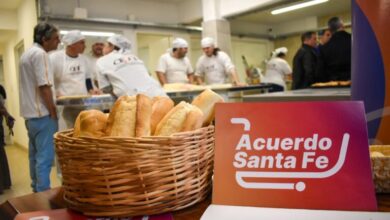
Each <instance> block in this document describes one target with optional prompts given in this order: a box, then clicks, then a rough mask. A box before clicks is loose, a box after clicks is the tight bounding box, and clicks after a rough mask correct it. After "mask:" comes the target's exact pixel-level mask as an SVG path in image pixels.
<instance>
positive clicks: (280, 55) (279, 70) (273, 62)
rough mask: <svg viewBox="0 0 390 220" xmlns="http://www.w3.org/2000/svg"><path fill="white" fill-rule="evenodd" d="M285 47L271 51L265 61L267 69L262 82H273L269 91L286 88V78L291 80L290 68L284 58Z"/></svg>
mask: <svg viewBox="0 0 390 220" xmlns="http://www.w3.org/2000/svg"><path fill="white" fill-rule="evenodd" d="M287 51H288V50H287V48H285V47H281V48H278V49H276V50H275V51H274V52H272V58H271V59H270V60H269V61H268V63H267V69H266V71H265V76H264V78H263V80H262V82H265V83H272V84H274V86H273V88H271V92H278V91H284V90H286V80H291V74H292V70H291V67H290V65H288V63H287V61H286V60H285V59H284V58H285V57H286V54H287Z"/></svg>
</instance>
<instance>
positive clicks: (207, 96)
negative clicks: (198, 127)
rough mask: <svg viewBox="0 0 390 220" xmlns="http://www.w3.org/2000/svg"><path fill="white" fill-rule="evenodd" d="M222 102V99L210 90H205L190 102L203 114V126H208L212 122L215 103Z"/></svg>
mask: <svg viewBox="0 0 390 220" xmlns="http://www.w3.org/2000/svg"><path fill="white" fill-rule="evenodd" d="M217 102H224V100H223V98H222V97H221V96H220V95H218V94H217V93H215V92H213V91H212V90H211V89H206V90H204V91H203V92H202V93H200V94H199V95H198V96H197V97H195V98H194V100H193V101H192V105H195V106H197V107H198V108H199V109H200V110H202V112H203V120H202V123H203V126H207V125H209V124H210V123H211V122H212V121H213V120H214V115H215V108H214V106H215V103H217Z"/></svg>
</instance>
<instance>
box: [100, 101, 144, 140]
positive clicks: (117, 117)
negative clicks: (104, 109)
mask: <svg viewBox="0 0 390 220" xmlns="http://www.w3.org/2000/svg"><path fill="white" fill-rule="evenodd" d="M151 112H152V101H151V99H150V98H149V97H148V96H145V95H142V94H138V95H137V96H121V97H120V98H119V99H118V100H117V101H116V102H115V104H114V106H113V108H112V110H111V113H110V115H109V117H108V120H107V127H106V135H107V136H120V137H141V136H146V135H150V116H151Z"/></svg>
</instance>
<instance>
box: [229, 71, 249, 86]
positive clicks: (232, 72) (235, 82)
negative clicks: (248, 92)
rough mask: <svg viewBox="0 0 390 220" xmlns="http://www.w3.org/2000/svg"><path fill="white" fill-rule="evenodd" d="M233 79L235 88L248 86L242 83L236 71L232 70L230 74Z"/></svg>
mask: <svg viewBox="0 0 390 220" xmlns="http://www.w3.org/2000/svg"><path fill="white" fill-rule="evenodd" d="M230 75H231V78H232V84H233V85H235V86H245V85H247V84H246V83H242V82H240V79H238V76H237V72H236V69H235V68H234V69H232V70H231V72H230Z"/></svg>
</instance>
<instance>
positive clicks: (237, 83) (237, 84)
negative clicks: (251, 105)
mask: <svg viewBox="0 0 390 220" xmlns="http://www.w3.org/2000/svg"><path fill="white" fill-rule="evenodd" d="M247 85H248V84H246V83H242V82H233V86H247Z"/></svg>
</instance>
